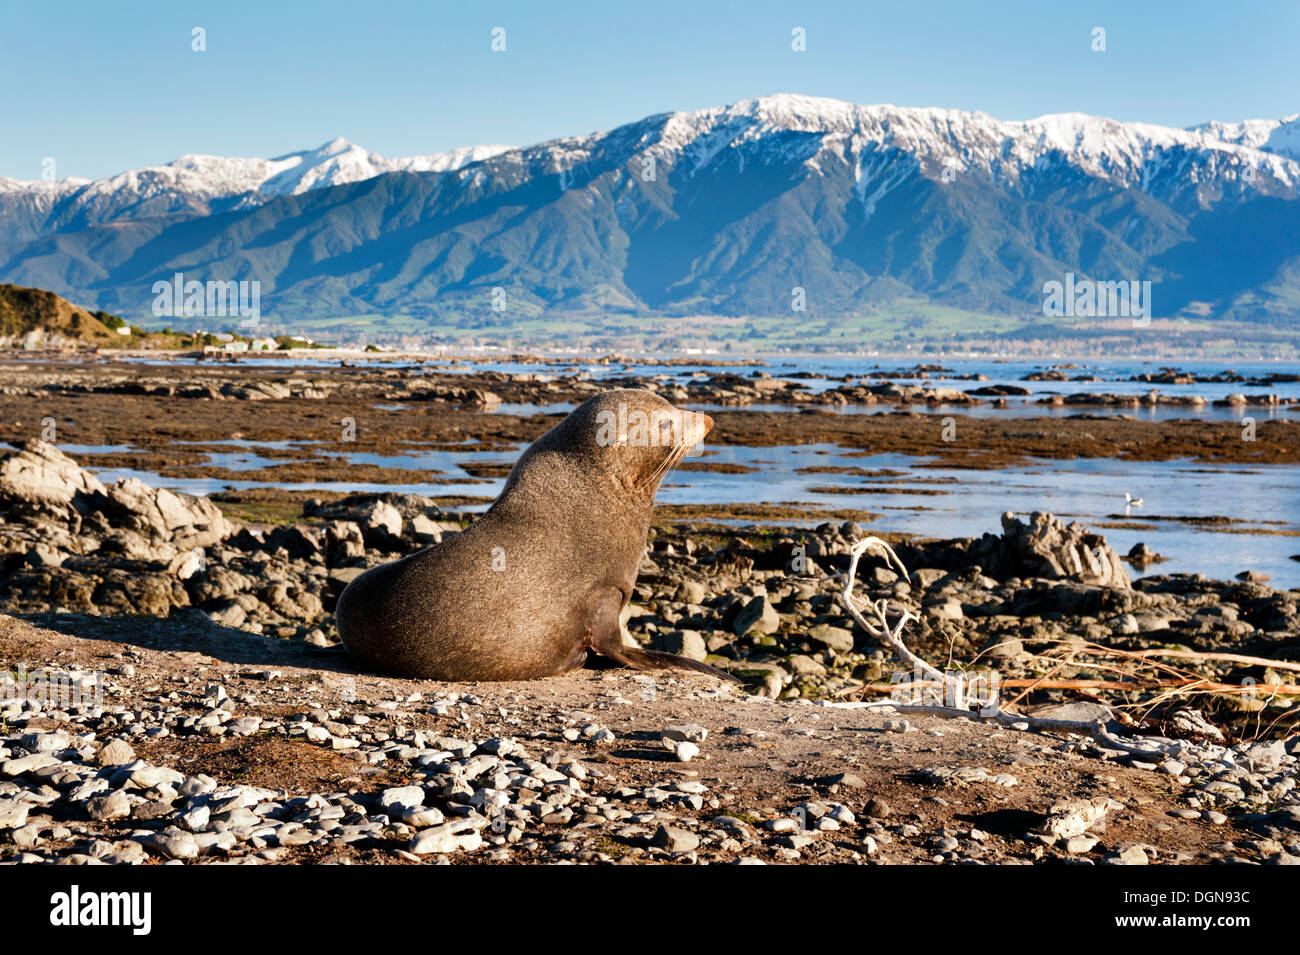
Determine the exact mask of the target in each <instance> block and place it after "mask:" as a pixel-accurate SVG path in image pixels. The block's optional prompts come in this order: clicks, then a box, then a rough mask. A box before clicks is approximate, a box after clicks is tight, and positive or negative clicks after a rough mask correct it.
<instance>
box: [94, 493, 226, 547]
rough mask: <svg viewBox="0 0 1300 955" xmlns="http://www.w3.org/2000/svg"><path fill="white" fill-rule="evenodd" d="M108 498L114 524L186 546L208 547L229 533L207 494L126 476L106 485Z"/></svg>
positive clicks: (109, 510) (219, 512) (111, 519)
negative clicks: (197, 494)
mask: <svg viewBox="0 0 1300 955" xmlns="http://www.w3.org/2000/svg"><path fill="white" fill-rule="evenodd" d="M108 499H109V502H110V503H109V505H108V507H107V508H106V510H107V512H108V514H109V518H110V521H112V523H113V524H115V525H119V524H123V525H126V526H128V527H130V528H131V529H132V530H135V531H138V532H140V533H142V534H147V535H148V536H150V537H153V538H155V539H158V540H165V541H169V542H171V543H172V544H174V545H176V546H177V547H180V548H183V549H186V550H190V549H193V548H196V547H210V546H211V545H213V544H216V543H218V542H219V541H221V540H223V539H224V538H226V537H227V536H229V534H230V525H229V524H227V523H226V519H225V517H223V516H222V514H221V511H220V509H219V508H218V507H217V505H215V504H213V503H212V502H211V501H209V500H208V499H207V498H206V497H193V496H191V495H189V494H177V493H175V492H173V491H169V490H167V489H166V488H153V487H149V486H148V485H147V484H145V483H144V482H143V481H140V480H138V479H136V478H127V479H126V480H123V481H118V482H117V484H115V485H114V486H113V487H112V488H110V489H109V491H108Z"/></svg>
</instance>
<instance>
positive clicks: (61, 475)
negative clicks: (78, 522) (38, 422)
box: [0, 440, 104, 509]
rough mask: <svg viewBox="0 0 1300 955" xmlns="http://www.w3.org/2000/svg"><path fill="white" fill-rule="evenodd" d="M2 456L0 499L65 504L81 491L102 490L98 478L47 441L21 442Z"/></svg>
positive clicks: (42, 505) (45, 505)
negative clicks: (16, 448)
mask: <svg viewBox="0 0 1300 955" xmlns="http://www.w3.org/2000/svg"><path fill="white" fill-rule="evenodd" d="M17 447H18V450H17V451H13V452H11V453H9V454H6V455H5V456H4V457H3V458H0V502H3V503H4V504H26V505H30V506H35V507H38V508H55V509H59V508H63V507H66V506H67V505H68V504H70V503H71V502H72V499H73V498H74V497H76V496H77V495H78V494H102V493H104V485H103V484H102V483H101V482H100V480H99V478H97V477H95V475H93V474H91V473H90V472H88V471H83V470H82V469H81V468H80V467H79V466H78V465H77V462H76V461H74V460H72V458H70V457H68V456H67V455H66V454H64V453H63V452H62V451H60V450H59V449H58V448H56V447H55V446H54V445H52V444H48V443H47V442H45V441H39V440H32V441H22V442H19V443H18V446H17Z"/></svg>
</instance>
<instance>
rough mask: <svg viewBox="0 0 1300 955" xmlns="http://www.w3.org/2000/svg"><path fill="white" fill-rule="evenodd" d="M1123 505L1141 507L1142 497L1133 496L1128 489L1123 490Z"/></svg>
mask: <svg viewBox="0 0 1300 955" xmlns="http://www.w3.org/2000/svg"><path fill="white" fill-rule="evenodd" d="M1124 506H1125V507H1141V506H1142V498H1140V497H1134V496H1133V495H1132V494H1130V493H1129V492H1128V491H1125V492H1124Z"/></svg>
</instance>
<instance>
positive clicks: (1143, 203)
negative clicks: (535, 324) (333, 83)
mask: <svg viewBox="0 0 1300 955" xmlns="http://www.w3.org/2000/svg"><path fill="white" fill-rule="evenodd" d="M1295 125H1296V121H1295V120H1294V119H1293V118H1288V119H1283V120H1277V121H1247V122H1244V123H1238V124H1202V126H1200V127H1193V128H1192V129H1188V130H1178V129H1173V128H1170V127H1162V126H1155V125H1152V124H1142V123H1119V122H1116V121H1114V120H1109V119H1106V118H1104V117H1093V116H1088V115H1086V114H1078V113H1073V114H1071V113H1063V114H1052V115H1050V116H1046V117H1038V118H1036V119H1032V120H1024V121H1003V120H998V119H996V118H994V117H992V116H989V115H988V114H986V113H979V112H970V111H960V110H942V109H937V108H926V109H918V108H904V107H891V106H859V105H855V104H851V103H844V102H842V101H838V100H825V99H817V98H812V97H802V96H794V95H790V94H780V95H777V96H770V97H760V98H757V99H751V100H742V101H739V102H737V103H733V104H730V105H728V106H722V107H715V108H712V109H708V110H697V111H693V112H688V113H686V112H677V113H661V114H655V115H653V116H649V117H645V118H643V119H640V120H636V121H633V122H631V123H627V124H624V125H622V126H619V127H616V128H615V129H613V130H610V131H608V132H604V133H593V134H588V135H585V136H572V137H564V138H561V139H555V140H550V141H547V142H544V143H539V144H535V145H533V146H526V147H518V148H513V149H505V150H502V151H496V152H493V153H492V154H491V155H485V156H479V157H477V158H475V156H474V155H473V154H472V153H462V154H461V156H460V157H458V158H453V159H449V160H447V161H446V167H445V168H440V169H428V170H394V171H387V172H380V173H379V174H378V175H374V176H360V177H358V175H359V172H365V171H366V169H367V168H377V167H374V164H373V161H372V160H370V159H368V158H365V157H370V156H373V155H374V154H369V153H365V151H364V150H360V147H353V146H352V144H350V143H346V141H341V142H340V141H335V142H332V143H330V144H326V146H325V147H322V149H321V150H317V151H304V153H303V154H290V155H293V156H305V155H307V154H308V153H312V152H324V153H325V154H327V159H329V158H334V157H336V156H342V157H344V158H345V159H346V161H340V162H338V163H336V164H335V165H334V166H332V167H328V166H327V169H326V171H325V173H324V174H322V176H320V177H312V176H310V175H308V173H309V171H310V169H314V168H316V167H315V165H312V166H310V167H308V168H304V169H299V170H298V174H297V175H296V176H290V177H289V178H287V179H284V180H282V181H279V182H276V177H277V176H279V175H282V174H283V172H284V171H285V170H281V171H279V172H275V173H273V174H269V175H266V176H264V178H263V179H262V180H261V183H272V186H271V187H270V191H274V192H275V194H269V195H265V196H263V195H261V194H259V197H258V199H257V201H256V202H253V203H249V202H241V201H240V200H239V198H238V197H236V196H232V195H227V196H225V197H224V200H223V201H224V203H225V204H224V205H223V204H222V202H221V201H208V202H206V204H205V202H204V201H199V200H193V201H190V202H186V201H181V202H180V203H179V205H177V206H174V207H172V206H168V205H167V203H162V204H161V205H162V208H161V210H160V209H158V208H155V207H151V206H150V205H149V203H148V202H147V201H145V202H143V203H132V202H131V201H130V200H132V199H133V198H134V197H133V196H130V195H123V194H121V190H117V191H115V192H113V193H111V195H113V196H115V197H116V199H117V200H119V204H118V207H117V208H114V209H110V210H109V211H110V213H111V215H110V217H109V218H108V219H106V220H105V221H92V220H93V217H84V218H82V219H78V218H77V215H76V214H75V213H74V212H72V211H70V210H64V211H63V215H64V218H63V220H62V221H63V222H64V223H65V224H64V225H61V226H60V228H58V229H56V230H54V231H46V232H42V233H40V234H37V235H35V236H34V237H28V238H23V237H16V236H14V235H12V234H9V235H8V238H5V239H3V240H0V278H4V279H6V280H9V281H15V282H20V283H21V284H27V285H38V286H41V287H48V288H53V289H55V290H57V291H60V293H61V294H68V293H73V294H74V297H76V298H77V299H78V300H82V301H95V302H96V303H99V304H101V306H102V307H108V308H114V309H116V310H119V311H123V312H125V313H127V314H132V315H141V314H147V311H146V310H147V303H148V289H149V288H150V286H151V284H152V282H154V281H157V280H159V279H168V278H170V277H171V273H173V272H175V271H183V272H188V273H192V274H195V276H196V277H198V278H201V279H218V280H227V281H228V280H237V279H238V280H244V279H255V280H258V281H261V282H262V284H263V297H262V301H263V303H264V306H263V311H264V312H265V313H267V314H271V315H279V316H281V317H283V318H284V319H285V320H302V319H307V318H312V317H330V316H344V315H355V314H367V313H370V314H375V313H378V314H381V315H395V314H401V315H408V316H414V317H416V318H421V317H423V318H432V317H438V316H441V317H447V316H451V317H455V316H465V315H467V314H470V315H474V316H477V317H476V318H475V320H476V321H486V322H488V323H489V324H491V323H499V324H509V322H510V321H512V320H516V319H519V318H521V317H525V316H527V317H533V316H536V315H539V314H551V313H557V314H558V313H568V312H585V313H592V314H595V313H614V314H620V313H621V314H631V315H635V314H665V315H680V314H692V313H693V314H709V313H717V314H726V315H743V314H764V315H773V314H783V313H784V314H788V315H791V317H792V320H795V321H797V320H799V319H800V317H801V316H800V313H799V311H798V309H797V308H795V307H794V306H793V305H792V290H793V289H795V288H803V289H804V290H805V292H806V302H807V304H806V310H807V313H808V314H810V315H817V316H834V315H846V314H856V313H860V312H862V311H864V310H871V309H873V308H875V307H878V306H879V305H881V304H882V303H886V302H889V301H892V300H896V299H899V298H908V297H916V298H918V299H922V300H928V301H931V302H935V303H938V304H942V305H947V306H953V307H959V308H963V309H970V310H974V311H985V312H993V313H999V314H1025V315H1030V316H1032V315H1033V314H1034V313H1035V312H1036V311H1037V312H1038V313H1039V314H1040V315H1041V294H1042V293H1041V289H1042V286H1043V283H1044V281H1048V280H1059V279H1061V278H1062V277H1063V275H1064V274H1065V273H1066V272H1074V273H1077V274H1079V275H1080V276H1084V277H1086V276H1091V277H1094V278H1098V279H1101V280H1114V279H1143V280H1148V281H1151V282H1153V284H1154V285H1155V286H1156V301H1157V302H1158V303H1160V302H1163V305H1158V306H1157V308H1158V314H1160V315H1176V314H1195V315H1203V314H1212V315H1217V316H1221V317H1228V318H1233V319H1238V320H1247V321H1263V322H1277V321H1281V320H1284V319H1287V318H1292V317H1294V315H1295V314H1296V313H1297V305H1298V303H1300V215H1298V213H1297V210H1300V205H1297V202H1296V200H1297V198H1298V197H1300V162H1298V161H1297V159H1296V158H1293V157H1292V156H1291V155H1290V153H1289V152H1285V151H1275V150H1278V149H1283V150H1289V149H1290V148H1291V145H1290V144H1291V143H1292V142H1293V140H1292V138H1291V134H1292V128H1293V127H1294V126H1295ZM1229 140H1232V141H1229ZM493 149H495V147H493ZM354 150H356V151H359V152H358V153H357V154H354V153H353V151H354ZM442 155H450V154H442ZM363 158H364V159H365V162H371V167H366V166H365V164H364V162H363V161H362V160H363ZM380 158H382V157H380ZM353 160H355V161H353ZM178 162H179V161H178ZM300 166H304V162H303V161H299V162H298V163H296V164H295V165H294V167H292V169H298V167H300ZM292 169H290V170H289V171H292ZM335 174H337V175H338V176H339V177H341V178H346V177H348V176H352V177H353V178H351V179H349V181H345V182H331V180H330V176H331V175H335ZM317 183H323V184H320V185H317ZM244 195H247V193H245V194H244ZM4 198H5V194H3V193H0V229H3V228H11V231H12V221H18V220H20V219H21V216H17V215H15V216H9V215H7V214H6V213H7V209H6V206H5V204H4ZM175 198H176V197H175V196H169V200H170V199H175ZM181 198H182V199H184V198H185V197H181ZM11 220H12V221H11ZM6 223H9V224H8V225H6ZM19 225H22V223H21V222H19ZM28 226H30V223H28ZM0 235H6V233H3V232H0ZM496 290H501V292H500V293H498V292H497V291H496ZM494 296H496V297H497V298H501V297H504V299H505V301H506V304H505V307H504V308H503V309H501V310H500V312H499V313H498V312H497V310H496V309H494V308H493V305H492V303H493V301H494Z"/></svg>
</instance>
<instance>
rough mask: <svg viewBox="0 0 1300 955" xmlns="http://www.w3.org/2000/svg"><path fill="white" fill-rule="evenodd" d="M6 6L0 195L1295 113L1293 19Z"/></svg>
mask: <svg viewBox="0 0 1300 955" xmlns="http://www.w3.org/2000/svg"><path fill="white" fill-rule="evenodd" d="M0 3H2V5H0V17H2V19H0V23H3V24H4V26H3V31H2V32H0V175H6V176H12V177H15V178H20V179H35V178H39V177H40V174H41V161H42V159H43V158H44V157H46V156H50V157H53V158H54V159H55V161H56V164H57V165H56V170H57V174H58V176H59V177H65V176H86V177H98V176H103V175H108V174H111V173H114V172H120V171H122V170H124V169H129V168H133V167H139V166H145V165H153V164H158V163H163V162H167V161H169V160H171V159H174V158H176V157H177V156H179V155H182V154H184V153H189V152H199V153H217V154H222V155H247V156H271V155H277V154H281V153H285V152H291V151H294V150H298V149H305V148H310V147H314V146H318V145H320V144H321V143H323V142H325V141H327V140H329V139H332V138H334V137H336V136H343V137H345V138H347V139H350V140H352V141H353V142H356V143H359V144H361V145H363V146H366V147H367V148H369V149H373V150H375V151H376V152H379V153H382V154H384V155H386V156H407V155H414V154H420V153H431V152H439V151H442V150H445V149H450V148H453V147H456V146H464V145H471V144H477V143H508V144H515V145H522V144H526V143H532V142H538V141H540V140H544V139H550V138H553V137H556V136H563V135H575V134H582V133H587V132H591V131H594V130H601V129H609V128H611V127H613V126H617V125H619V124H620V123H624V122H629V121H632V120H635V119H639V118H640V117H642V116H645V115H648V114H651V113H658V112H666V111H669V110H678V109H699V108H703V107H707V106H719V105H723V104H725V103H729V102H733V101H735V100H738V99H746V98H749V97H753V96H761V95H764V94H768V93H778V92H790V93H804V94H808V95H814V96H829V97H835V98H838V99H845V100H850V101H854V102H859V103H897V104H900V105H906V106H943V107H951V108H959V109H980V110H984V111H985V112H988V113H992V114H993V115H995V116H998V117H1000V118H1004V119H1025V118H1029V117H1031V116H1038V115H1042V114H1043V113H1056V112H1070V111H1080V112H1088V113H1097V114H1102V115H1107V116H1112V117H1115V118H1117V119H1121V120H1142V121H1147V122H1155V123H1164V124H1168V125H1175V126H1185V125H1190V124H1192V123H1196V122H1201V121H1203V120H1207V119H1223V120H1235V119H1244V118H1254V117H1277V116H1282V115H1286V114H1290V113H1294V112H1297V111H1300V71H1298V70H1297V69H1296V59H1297V56H1296V50H1297V37H1298V36H1300V3H1297V2H1295V0H1278V2H1271V0H1264V2H1258V3H1251V4H1249V5H1247V6H1245V7H1237V6H1236V5H1234V4H1225V3H1221V2H1203V0H1183V2H1170V0H1141V2H1135V0H1125V2H1115V3H1111V2H1092V3H1065V2H1058V0H1038V2H1028V0H1026V2H1021V0H1008V2H996V0H990V2H988V3H970V2H946V0H913V2H907V3H878V2H871V0H856V2H844V3H819V2H816V0H806V2H794V3H792V2H786V3H775V2H766V0H746V2H745V3H743V4H741V3H726V4H723V3H717V2H712V3H711V2H709V0H694V2H677V0H654V2H651V3H626V2H612V0H604V2H572V3H560V2H557V3H548V2H541V3H539V2H537V0H531V2H519V3H514V2H511V3H489V2H469V3H465V2H463V0H462V2H455V3H444V2H440V0H428V2H423V3H419V2H405V0H395V2H383V0H372V2H371V3H369V4H364V5H363V4H357V3H355V2H348V3H340V2H333V0H315V2H311V3H305V2H298V0H261V2H245V0H227V2H222V3H210V4H203V3H186V2H184V0H164V2H155V0H133V2H129V3H126V2H122V3H106V2H102V0H101V2H77V3H63V2H58V0H50V2H46V0H42V2H37V3H31V2H14V0H0ZM742 11H743V12H742ZM496 26H502V27H505V29H506V47H507V49H506V51H505V52H504V53H493V52H492V51H491V48H490V45H491V30H492V28H493V27H496ZM1098 26H1100V27H1103V28H1104V29H1105V30H1106V45H1107V50H1106V52H1105V53H1094V52H1093V51H1092V50H1091V36H1090V34H1091V31H1092V29H1093V28H1094V27H1098ZM194 27H202V28H204V29H205V30H206V42H207V50H206V52H202V53H196V52H193V51H192V50H191V31H192V29H193V28H194ZM794 27H803V28H804V29H805V30H806V32H807V50H806V52H802V53H796V52H793V51H792V50H791V47H790V43H791V30H792V29H793V28H794Z"/></svg>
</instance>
